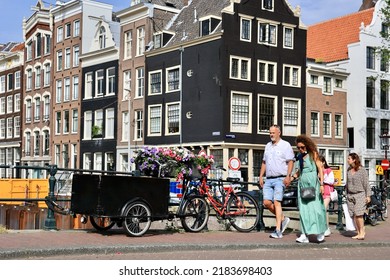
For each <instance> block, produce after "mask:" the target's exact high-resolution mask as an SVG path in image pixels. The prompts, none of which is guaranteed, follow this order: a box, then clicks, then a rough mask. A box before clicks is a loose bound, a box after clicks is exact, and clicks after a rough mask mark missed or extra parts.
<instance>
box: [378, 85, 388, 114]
mask: <svg viewBox="0 0 390 280" xmlns="http://www.w3.org/2000/svg"><path fill="white" fill-rule="evenodd" d="M380 105H381V109H384V110H388V109H389V81H386V80H381V104H380Z"/></svg>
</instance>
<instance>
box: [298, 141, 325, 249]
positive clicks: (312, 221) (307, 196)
mask: <svg viewBox="0 0 390 280" xmlns="http://www.w3.org/2000/svg"><path fill="white" fill-rule="evenodd" d="M295 142H296V144H297V148H298V149H299V155H298V160H297V161H296V163H295V167H296V168H295V170H297V171H296V173H295V174H294V175H293V179H298V206H299V218H300V224H301V236H300V237H298V238H297V239H296V241H297V242H299V243H309V238H308V235H317V241H318V242H322V241H324V238H325V237H324V233H325V231H326V229H327V228H326V211H325V206H324V201H323V199H322V194H323V192H324V186H323V180H324V174H323V171H322V163H321V161H320V159H319V155H318V152H317V145H316V144H315V143H314V142H313V141H312V140H311V139H310V138H309V137H307V136H306V135H299V136H298V137H297V139H296V141H295ZM318 178H320V179H318Z"/></svg>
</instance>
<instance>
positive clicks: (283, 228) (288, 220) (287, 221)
mask: <svg viewBox="0 0 390 280" xmlns="http://www.w3.org/2000/svg"><path fill="white" fill-rule="evenodd" d="M289 222H290V218H289V217H284V220H283V221H282V227H281V229H280V231H281V232H282V233H283V232H284V231H285V230H286V228H287V226H288V223H289Z"/></svg>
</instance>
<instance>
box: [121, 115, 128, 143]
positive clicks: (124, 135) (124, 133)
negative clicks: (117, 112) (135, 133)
mask: <svg viewBox="0 0 390 280" xmlns="http://www.w3.org/2000/svg"><path fill="white" fill-rule="evenodd" d="M129 116H130V114H129V111H126V112H122V141H129Z"/></svg>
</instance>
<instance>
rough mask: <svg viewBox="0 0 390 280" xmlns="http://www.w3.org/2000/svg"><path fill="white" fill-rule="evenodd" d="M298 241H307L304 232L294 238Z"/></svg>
mask: <svg viewBox="0 0 390 280" xmlns="http://www.w3.org/2000/svg"><path fill="white" fill-rule="evenodd" d="M295 240H296V241H297V242H299V243H309V238H307V236H306V234H304V233H302V234H301V236H299V237H298V238H297V239H295Z"/></svg>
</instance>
